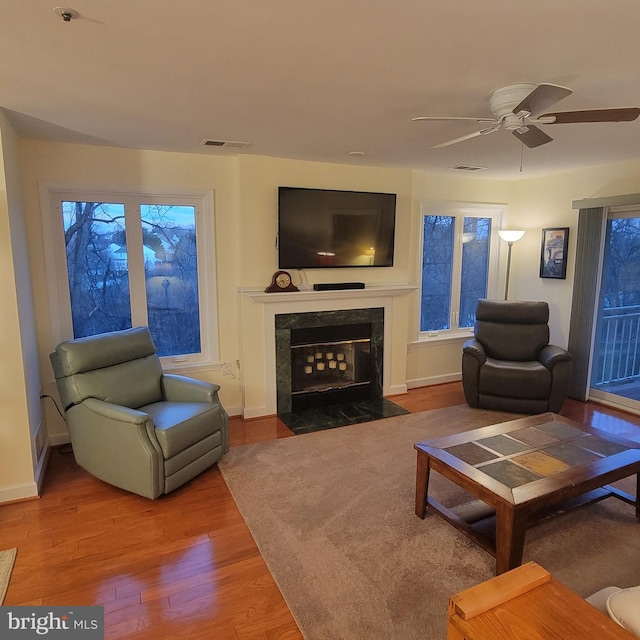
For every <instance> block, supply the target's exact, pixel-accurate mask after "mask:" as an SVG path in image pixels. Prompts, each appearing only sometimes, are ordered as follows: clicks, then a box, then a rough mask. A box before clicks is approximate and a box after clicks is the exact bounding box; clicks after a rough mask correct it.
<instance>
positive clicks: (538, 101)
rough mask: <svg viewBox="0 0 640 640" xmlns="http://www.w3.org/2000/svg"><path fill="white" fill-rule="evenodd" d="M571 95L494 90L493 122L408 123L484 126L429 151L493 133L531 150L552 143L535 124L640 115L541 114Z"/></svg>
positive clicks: (633, 111) (633, 110)
mask: <svg viewBox="0 0 640 640" xmlns="http://www.w3.org/2000/svg"><path fill="white" fill-rule="evenodd" d="M572 93H573V91H572V90H571V89H568V88H567V87H561V86H559V85H557V84H546V83H543V84H538V85H535V84H528V83H521V84H511V85H508V86H506V87H501V88H500V89H496V90H495V91H494V92H493V93H492V94H491V98H490V99H489V107H490V109H491V112H492V113H493V115H494V117H493V118H467V117H444V116H418V117H417V118H412V120H413V121H414V122H417V121H422V120H456V121H467V122H477V123H478V124H484V125H488V126H487V127H485V128H484V129H480V131H475V132H474V133H470V134H468V135H466V136H461V137H459V138H454V139H453V140H447V141H446V142H441V143H440V144H436V145H433V146H432V147H431V148H432V149H440V148H442V147H448V146H450V145H453V144H457V143H458V142H463V141H464V140H470V139H471V138H476V137H478V136H485V135H488V134H490V133H494V132H496V131H498V130H500V129H506V130H507V131H511V133H513V135H514V136H516V138H518V140H520V141H521V142H522V143H523V144H525V145H526V146H527V147H529V148H533V147H539V146H540V145H543V144H547V143H548V142H551V141H552V140H553V138H552V137H551V136H549V135H547V134H546V133H545V132H544V131H542V129H540V128H539V127H537V126H536V125H537V124H542V125H548V124H567V123H573V122H577V123H588V122H630V121H632V120H635V119H636V118H637V117H638V115H640V107H627V108H621V109H589V110H584V111H559V112H556V113H542V112H543V111H545V110H546V109H548V108H549V107H551V106H552V105H554V104H556V103H557V102H560V100H562V99H564V98H566V97H567V96H570V95H571V94H572Z"/></svg>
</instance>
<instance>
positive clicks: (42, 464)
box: [36, 438, 51, 495]
mask: <svg viewBox="0 0 640 640" xmlns="http://www.w3.org/2000/svg"><path fill="white" fill-rule="evenodd" d="M50 458H51V445H50V443H49V438H47V439H46V440H45V443H44V451H43V452H42V455H41V456H40V460H38V464H37V466H36V486H37V487H38V495H40V494H41V493H42V485H43V484H44V477H45V475H46V473H47V467H48V466H49V459H50Z"/></svg>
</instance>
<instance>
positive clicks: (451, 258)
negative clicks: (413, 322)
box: [420, 204, 502, 337]
mask: <svg viewBox="0 0 640 640" xmlns="http://www.w3.org/2000/svg"><path fill="white" fill-rule="evenodd" d="M501 215H502V208H501V207H491V206H478V205H460V206H452V205H451V204H448V205H443V206H432V205H428V206H427V205H425V206H424V207H423V218H422V221H423V226H422V271H421V296H420V332H421V334H422V335H423V336H425V337H427V336H429V337H435V336H442V335H443V333H442V332H448V335H450V334H451V333H453V332H455V331H459V330H466V331H465V332H466V333H468V329H469V328H471V327H473V324H474V322H475V309H476V304H477V301H478V299H479V298H484V297H492V296H493V295H494V294H495V286H496V277H495V274H496V272H497V268H496V267H497V255H496V254H497V251H496V246H497V244H498V243H497V241H496V240H495V238H496V237H497V236H496V233H497V229H498V227H499V225H500V219H501Z"/></svg>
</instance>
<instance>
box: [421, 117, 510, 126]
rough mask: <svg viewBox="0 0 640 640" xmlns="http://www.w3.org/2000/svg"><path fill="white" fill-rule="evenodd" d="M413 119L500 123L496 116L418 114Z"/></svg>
mask: <svg viewBox="0 0 640 640" xmlns="http://www.w3.org/2000/svg"><path fill="white" fill-rule="evenodd" d="M411 120H412V121H413V122H421V121H422V120H461V121H463V122H465V121H466V122H478V123H479V124H498V122H499V121H498V120H496V119H495V118H465V117H460V118H457V117H453V118H447V117H446V116H418V117H416V118H411Z"/></svg>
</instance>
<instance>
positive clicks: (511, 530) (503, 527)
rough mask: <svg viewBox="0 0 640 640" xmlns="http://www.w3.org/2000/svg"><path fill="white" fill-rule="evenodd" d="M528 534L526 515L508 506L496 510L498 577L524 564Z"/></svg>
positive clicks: (499, 506)
mask: <svg viewBox="0 0 640 640" xmlns="http://www.w3.org/2000/svg"><path fill="white" fill-rule="evenodd" d="M526 532H527V516H526V513H518V511H517V510H515V509H511V508H509V507H507V506H506V505H498V507H497V509H496V575H500V574H501V573H504V572H505V571H509V570H510V569H515V568H516V567H519V566H520V565H521V564H522V554H523V552H524V538H525V534H526Z"/></svg>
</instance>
